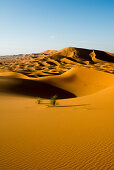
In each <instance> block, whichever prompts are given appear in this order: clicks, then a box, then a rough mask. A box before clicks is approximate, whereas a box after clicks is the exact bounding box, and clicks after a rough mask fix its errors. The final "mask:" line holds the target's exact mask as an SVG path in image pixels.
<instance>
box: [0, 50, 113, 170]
mask: <svg viewBox="0 0 114 170" xmlns="http://www.w3.org/2000/svg"><path fill="white" fill-rule="evenodd" d="M32 57H33V58H32ZM34 57H37V61H38V62H34V63H35V65H37V64H38V65H37V66H35V65H33V66H32V64H33V61H34ZM113 57H114V55H113V54H110V53H106V52H100V51H98V50H86V49H78V48H71V47H70V48H65V49H63V50H60V51H45V52H43V53H40V54H38V56H37V54H36V55H33V54H32V56H28V55H27V56H22V57H21V58H17V57H16V58H15V57H14V58H12V57H10V58H6V59H1V61H0V62H1V70H0V139H1V140H0V151H1V153H0V169H1V170H2V169H3V170H4V169H7V170H10V169H11V170H15V169H16V170H20V169H22V170H23V169H30V170H32V169H42V170H45V169H46V170H48V169H49V170H50V169H57V170H58V169H60V170H66V169H68V170H72V169H77V170H78V169H82V170H85V169H87V170H90V169H96V170H98V169H112V170H113V169H114V162H113V151H114V150H113V145H114V140H113V139H114V135H113V132H114V125H113V122H114V75H113V74H112V73H113ZM38 58H39V59H38ZM42 59H43V60H42ZM35 60H36V58H35ZM9 61H10V62H11V63H10V65H9V66H8V65H7V63H8V62H9ZM41 61H42V62H41ZM48 61H49V62H50V65H48V64H49V63H48ZM63 61H64V62H65V63H64V62H63ZM74 61H75V62H74ZM88 61H89V63H88ZM40 62H41V63H42V64H44V63H45V66H42V67H43V68H44V69H42V70H41V66H40ZM62 62H63V63H62ZM22 63H23V64H22ZM36 63H37V64H36ZM53 63H55V65H53V66H52V64H53ZM30 65H31V70H29V71H27V67H28V66H30ZM21 67H22V69H20V68H21ZM25 67H26V69H25V70H24V68H25ZM37 67H38V68H39V70H36V69H37ZM14 68H15V69H14ZM29 68H30V67H29ZM33 68H34V69H33ZM46 70H47V71H46ZM50 73H53V74H50ZM54 73H55V74H54ZM57 74H58V75H57ZM31 75H32V76H31ZM36 75H37V76H36ZM41 75H42V76H43V77H41ZM55 94H57V95H58V100H57V106H56V107H47V105H48V103H49V99H50V97H51V96H53V95H55ZM38 96H39V97H42V98H43V100H41V104H40V105H38V104H37V103H36V97H38Z"/></svg>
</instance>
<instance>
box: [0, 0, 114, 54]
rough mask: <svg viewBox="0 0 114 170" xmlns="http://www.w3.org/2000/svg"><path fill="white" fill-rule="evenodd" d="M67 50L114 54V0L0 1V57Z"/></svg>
mask: <svg viewBox="0 0 114 170" xmlns="http://www.w3.org/2000/svg"><path fill="white" fill-rule="evenodd" d="M69 46H73V47H82V48H91V49H99V50H105V51H109V52H113V53H114V0H0V55H7V54H20V53H35V52H40V51H44V50H48V49H57V50H59V49H62V48H65V47H69Z"/></svg>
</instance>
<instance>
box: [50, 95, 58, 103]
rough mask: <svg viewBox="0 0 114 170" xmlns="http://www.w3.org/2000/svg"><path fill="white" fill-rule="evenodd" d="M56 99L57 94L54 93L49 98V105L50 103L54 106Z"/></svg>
mask: <svg viewBox="0 0 114 170" xmlns="http://www.w3.org/2000/svg"><path fill="white" fill-rule="evenodd" d="M56 100H57V95H54V96H53V97H52V98H51V105H52V106H56Z"/></svg>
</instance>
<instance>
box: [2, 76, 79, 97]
mask: <svg viewBox="0 0 114 170" xmlns="http://www.w3.org/2000/svg"><path fill="white" fill-rule="evenodd" d="M0 92H2V93H9V94H11V93H12V94H18V95H26V96H32V97H42V98H47V99H48V98H50V97H52V96H53V95H55V94H57V95H58V98H59V99H64V98H73V97H76V96H75V95H74V94H72V93H70V92H68V91H66V90H64V89H61V88H59V87H56V86H54V85H51V84H48V83H47V82H40V81H38V80H32V79H27V78H25V77H24V78H23V75H22V77H21V74H20V76H17V75H16V74H15V76H14V75H13V74H12V73H11V75H10V74H9V76H0Z"/></svg>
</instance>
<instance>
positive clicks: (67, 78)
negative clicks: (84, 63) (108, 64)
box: [40, 67, 114, 97]
mask: <svg viewBox="0 0 114 170" xmlns="http://www.w3.org/2000/svg"><path fill="white" fill-rule="evenodd" d="M40 80H42V81H43V82H48V83H50V84H53V85H55V86H57V87H60V88H62V89H65V90H67V91H69V92H71V93H73V94H75V95H76V96H78V97H79V96H84V95H88V94H92V93H96V92H97V91H100V90H102V89H104V88H107V87H110V86H111V85H113V84H114V77H113V76H112V75H110V74H109V73H104V72H101V71H96V70H94V69H92V68H91V69H90V68H89V69H88V68H77V67H74V68H72V69H71V70H69V71H68V72H66V73H64V74H62V75H60V76H56V77H49V78H47V77H45V78H42V79H40Z"/></svg>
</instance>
